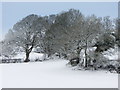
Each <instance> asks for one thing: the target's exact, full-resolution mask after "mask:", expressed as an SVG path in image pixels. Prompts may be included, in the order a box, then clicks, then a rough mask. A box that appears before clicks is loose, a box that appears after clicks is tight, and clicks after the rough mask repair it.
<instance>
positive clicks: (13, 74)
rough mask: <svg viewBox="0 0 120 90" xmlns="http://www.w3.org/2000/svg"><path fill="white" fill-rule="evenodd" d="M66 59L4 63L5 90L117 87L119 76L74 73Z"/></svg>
mask: <svg viewBox="0 0 120 90" xmlns="http://www.w3.org/2000/svg"><path fill="white" fill-rule="evenodd" d="M66 63H67V61H66V60H50V61H44V62H35V63H32V62H31V63H17V64H2V65H0V68H2V87H3V88H118V75H117V74H115V73H109V72H106V71H80V70H72V69H71V68H70V67H68V66H66Z"/></svg>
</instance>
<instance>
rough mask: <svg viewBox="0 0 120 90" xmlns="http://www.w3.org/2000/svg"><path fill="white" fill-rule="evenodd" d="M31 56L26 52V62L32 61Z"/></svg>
mask: <svg viewBox="0 0 120 90" xmlns="http://www.w3.org/2000/svg"><path fill="white" fill-rule="evenodd" d="M29 55H30V53H29V52H26V59H25V61H24V62H29V61H30V60H29Z"/></svg>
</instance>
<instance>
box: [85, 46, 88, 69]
mask: <svg viewBox="0 0 120 90" xmlns="http://www.w3.org/2000/svg"><path fill="white" fill-rule="evenodd" d="M87 65H88V63H87V48H85V67H87Z"/></svg>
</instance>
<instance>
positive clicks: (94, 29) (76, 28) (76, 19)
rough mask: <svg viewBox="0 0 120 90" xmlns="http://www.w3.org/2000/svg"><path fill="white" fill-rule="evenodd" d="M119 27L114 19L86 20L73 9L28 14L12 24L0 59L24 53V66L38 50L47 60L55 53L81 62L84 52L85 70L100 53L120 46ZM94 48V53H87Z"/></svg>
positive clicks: (118, 21)
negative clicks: (34, 51)
mask: <svg viewBox="0 0 120 90" xmlns="http://www.w3.org/2000/svg"><path fill="white" fill-rule="evenodd" d="M119 23H120V20H119V19H117V18H116V19H114V20H112V19H110V17H109V16H106V17H97V16H95V15H94V14H93V15H91V16H85V15H83V14H82V13H81V12H80V11H79V10H75V9H70V10H68V11H64V12H61V13H59V14H52V15H49V16H38V15H35V14H31V15H28V16H27V17H25V18H23V19H22V20H20V21H18V22H17V23H16V24H14V26H13V28H12V29H10V30H9V31H8V33H7V34H6V36H5V39H4V40H3V41H2V42H0V44H2V49H3V50H2V55H9V56H10V55H15V54H16V52H18V51H24V52H25V53H26V59H25V60H24V62H29V61H30V60H29V55H30V53H31V51H32V50H33V49H36V50H37V48H39V49H40V53H41V52H42V53H44V54H46V55H48V57H50V56H51V55H53V54H55V53H57V54H58V55H59V57H64V58H65V59H72V58H76V57H77V58H79V60H81V57H80V53H81V51H82V50H84V55H85V60H84V64H85V65H84V66H85V67H88V66H89V60H97V61H99V59H100V56H101V54H102V52H104V51H107V50H108V49H109V48H114V46H115V45H117V46H120V43H119V41H120V34H119V32H118V29H119V25H120V24H119ZM93 47H96V48H95V51H94V52H93V53H92V54H91V53H88V50H89V49H90V48H93Z"/></svg>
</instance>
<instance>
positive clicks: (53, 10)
mask: <svg viewBox="0 0 120 90" xmlns="http://www.w3.org/2000/svg"><path fill="white" fill-rule="evenodd" d="M70 8H74V9H79V10H80V11H81V12H82V13H83V14H84V15H91V14H95V15H96V16H98V17H104V16H110V17H112V18H116V17H117V16H118V3H117V2H76V3H73V2H69V3H68V2H56V3H55V2H34V3H33V2H4V3H2V10H3V11H2V15H3V16H2V24H3V25H2V26H3V27H2V35H3V37H4V35H5V33H6V32H7V31H8V30H9V29H10V28H12V26H13V25H14V24H15V23H16V22H17V21H19V20H21V19H22V18H24V17H26V16H27V15H29V14H37V15H41V16H45V15H50V14H57V13H60V12H61V11H67V10H69V9H70ZM0 28H1V27H0Z"/></svg>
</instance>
